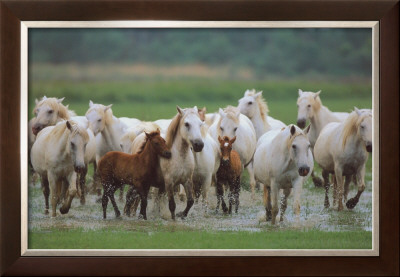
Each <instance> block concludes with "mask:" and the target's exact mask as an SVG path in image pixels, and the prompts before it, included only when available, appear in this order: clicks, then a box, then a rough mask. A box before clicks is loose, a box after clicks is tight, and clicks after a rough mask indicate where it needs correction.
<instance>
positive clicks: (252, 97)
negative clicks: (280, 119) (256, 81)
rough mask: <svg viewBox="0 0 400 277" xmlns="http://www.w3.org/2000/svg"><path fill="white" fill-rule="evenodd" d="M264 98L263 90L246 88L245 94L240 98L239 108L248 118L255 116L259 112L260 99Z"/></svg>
mask: <svg viewBox="0 0 400 277" xmlns="http://www.w3.org/2000/svg"><path fill="white" fill-rule="evenodd" d="M261 98H262V91H259V92H257V93H256V90H254V89H253V90H246V92H245V93H244V96H243V97H242V98H241V99H239V101H238V102H239V105H238V108H239V110H240V112H241V113H242V114H244V115H246V116H247V117H248V118H250V119H251V118H253V117H254V116H255V115H256V114H257V113H259V106H258V101H259V100H260V99H261Z"/></svg>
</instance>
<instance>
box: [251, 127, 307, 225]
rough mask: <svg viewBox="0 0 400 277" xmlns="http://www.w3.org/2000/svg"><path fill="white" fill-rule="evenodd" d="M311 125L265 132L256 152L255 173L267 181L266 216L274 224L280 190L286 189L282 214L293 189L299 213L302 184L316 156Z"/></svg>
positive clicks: (265, 191)
mask: <svg viewBox="0 0 400 277" xmlns="http://www.w3.org/2000/svg"><path fill="white" fill-rule="evenodd" d="M308 130H309V129H308V128H307V129H306V131H305V132H303V131H302V130H301V129H300V128H298V127H296V126H295V125H289V126H287V127H286V128H283V129H281V130H272V131H269V132H267V133H265V134H264V135H263V136H262V137H261V138H260V140H259V142H258V145H257V149H256V153H255V154H254V173H255V177H256V179H257V181H259V182H261V183H263V184H264V205H265V210H266V218H267V220H272V224H275V221H276V216H277V214H278V211H279V207H278V196H279V190H280V189H283V193H284V199H283V200H282V202H281V217H280V221H283V216H284V213H285V211H286V207H287V198H288V196H289V195H290V192H291V191H292V189H293V190H294V203H293V210H294V212H295V214H296V216H297V218H298V217H299V215H300V197H301V191H302V188H303V184H304V182H305V181H306V179H307V178H308V176H309V175H310V172H311V171H312V169H313V165H314V160H313V156H312V153H311V149H310V142H309V141H308V139H307V133H308Z"/></svg>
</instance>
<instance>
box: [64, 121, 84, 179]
mask: <svg viewBox="0 0 400 277" xmlns="http://www.w3.org/2000/svg"><path fill="white" fill-rule="evenodd" d="M65 124H66V126H67V128H68V130H69V132H70V133H69V136H68V145H67V149H69V153H70V155H71V158H72V162H73V164H74V169H75V171H76V172H78V173H79V172H82V171H83V170H84V169H85V150H86V145H87V144H88V142H89V135H88V133H87V131H86V129H85V128H82V127H81V126H79V125H78V124H77V123H75V122H74V121H68V120H67V121H66V123H65Z"/></svg>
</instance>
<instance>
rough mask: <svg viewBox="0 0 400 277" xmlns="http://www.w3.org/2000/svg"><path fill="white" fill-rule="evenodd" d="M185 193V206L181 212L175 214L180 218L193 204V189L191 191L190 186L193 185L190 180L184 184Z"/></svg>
mask: <svg viewBox="0 0 400 277" xmlns="http://www.w3.org/2000/svg"><path fill="white" fill-rule="evenodd" d="M184 187H185V193H186V199H187V200H186V208H185V210H184V211H183V212H179V213H177V214H176V216H178V217H181V218H182V219H183V218H185V217H187V215H188V213H189V210H190V208H191V207H192V206H193V203H194V200H193V191H192V187H193V183H192V180H191V179H190V180H188V181H186V183H185V185H184Z"/></svg>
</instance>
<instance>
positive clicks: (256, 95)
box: [254, 91, 263, 99]
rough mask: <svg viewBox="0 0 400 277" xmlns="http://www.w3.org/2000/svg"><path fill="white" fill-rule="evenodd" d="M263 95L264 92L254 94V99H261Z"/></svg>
mask: <svg viewBox="0 0 400 277" xmlns="http://www.w3.org/2000/svg"><path fill="white" fill-rule="evenodd" d="M262 93H263V92H262V91H259V92H257V93H256V94H254V98H255V99H256V98H259V97H261V96H262Z"/></svg>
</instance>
